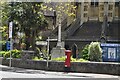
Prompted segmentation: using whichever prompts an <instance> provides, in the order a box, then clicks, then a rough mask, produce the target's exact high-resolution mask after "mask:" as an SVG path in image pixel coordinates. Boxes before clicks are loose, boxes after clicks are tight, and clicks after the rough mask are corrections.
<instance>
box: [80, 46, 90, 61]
mask: <svg viewBox="0 0 120 80" xmlns="http://www.w3.org/2000/svg"><path fill="white" fill-rule="evenodd" d="M88 48H89V44H87V45H86V46H85V47H84V48H83V50H82V52H81V53H82V58H83V59H85V60H89V55H88Z"/></svg>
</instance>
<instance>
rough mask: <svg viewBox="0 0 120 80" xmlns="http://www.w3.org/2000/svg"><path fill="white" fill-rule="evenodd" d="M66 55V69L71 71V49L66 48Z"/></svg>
mask: <svg viewBox="0 0 120 80" xmlns="http://www.w3.org/2000/svg"><path fill="white" fill-rule="evenodd" d="M65 56H66V59H65V65H64V67H65V71H69V70H70V61H71V59H70V58H71V51H70V50H65Z"/></svg>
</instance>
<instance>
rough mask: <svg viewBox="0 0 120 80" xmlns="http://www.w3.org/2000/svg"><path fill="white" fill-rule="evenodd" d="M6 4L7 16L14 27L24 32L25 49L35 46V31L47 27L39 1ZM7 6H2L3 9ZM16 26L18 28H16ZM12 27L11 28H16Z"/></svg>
mask: <svg viewBox="0 0 120 80" xmlns="http://www.w3.org/2000/svg"><path fill="white" fill-rule="evenodd" d="M11 4H12V5H9V6H7V8H8V9H9V12H8V14H7V15H8V16H9V17H10V19H12V20H13V22H14V24H17V26H14V28H16V29H18V31H20V30H21V31H23V32H24V33H25V43H26V49H28V48H29V47H30V45H31V46H32V49H34V48H35V37H36V35H37V33H38V32H39V31H40V30H42V29H44V28H45V27H47V21H46V19H45V17H44V15H43V14H42V12H41V6H40V5H41V4H42V3H41V2H12V3H11ZM5 7H6V6H5ZM7 8H4V9H5V10H6V9H7ZM17 27H18V28H17ZM16 29H13V30H16Z"/></svg>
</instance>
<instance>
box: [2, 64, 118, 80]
mask: <svg viewBox="0 0 120 80" xmlns="http://www.w3.org/2000/svg"><path fill="white" fill-rule="evenodd" d="M11 78H12V79H11ZM13 78H14V79H13ZM33 78H34V79H33ZM96 78H99V79H96ZM103 78H104V79H105V80H119V79H118V78H119V77H118V76H115V75H106V74H92V73H71V72H70V73H64V72H52V71H43V70H32V69H22V68H9V67H6V66H2V65H0V79H2V80H19V79H21V80H24V79H25V80H27V79H28V80H37V79H38V80H41V79H42V80H47V79H48V80H59V79H60V80H77V79H78V80H104V79H103Z"/></svg>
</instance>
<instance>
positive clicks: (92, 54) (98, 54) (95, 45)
mask: <svg viewBox="0 0 120 80" xmlns="http://www.w3.org/2000/svg"><path fill="white" fill-rule="evenodd" d="M88 54H89V58H90V61H102V49H101V48H100V43H99V42H91V43H90V45H89V49H88Z"/></svg>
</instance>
